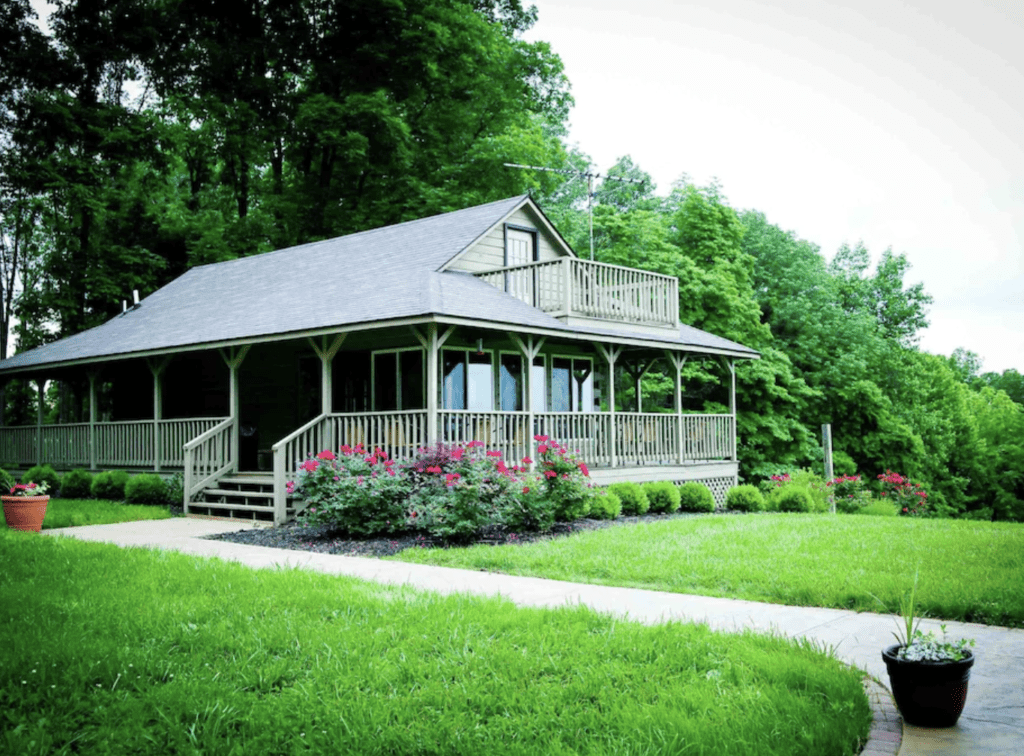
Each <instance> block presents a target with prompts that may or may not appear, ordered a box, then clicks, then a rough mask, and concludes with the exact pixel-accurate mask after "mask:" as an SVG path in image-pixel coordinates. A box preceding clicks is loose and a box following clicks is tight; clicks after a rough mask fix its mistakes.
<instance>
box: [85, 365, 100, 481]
mask: <svg viewBox="0 0 1024 756" xmlns="http://www.w3.org/2000/svg"><path fill="white" fill-rule="evenodd" d="M87 375H88V377H89V469H90V470H95V469H96V456H97V455H96V416H97V415H98V414H99V413H98V412H97V407H96V379H97V378H98V377H99V371H98V370H90V371H89V372H88V374H87Z"/></svg>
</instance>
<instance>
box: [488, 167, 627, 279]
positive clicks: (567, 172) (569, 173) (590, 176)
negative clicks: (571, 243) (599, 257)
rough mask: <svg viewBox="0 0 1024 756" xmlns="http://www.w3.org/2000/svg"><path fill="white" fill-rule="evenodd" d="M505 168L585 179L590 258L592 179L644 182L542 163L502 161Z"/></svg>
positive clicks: (591, 255) (592, 225) (592, 219)
mask: <svg viewBox="0 0 1024 756" xmlns="http://www.w3.org/2000/svg"><path fill="white" fill-rule="evenodd" d="M502 165H504V166H505V167H506V168H523V169H526V170H529V171H547V172H548V173H561V174H564V175H566V176H573V177H575V178H585V179H586V180H587V214H588V215H589V216H590V259H591V260H593V259H594V179H596V178H599V179H604V180H605V181H607V180H609V179H610V180H612V181H621V182H623V183H625V184H640V185H643V184H645V183H646V182H645V181H644V180H643V179H631V178H624V177H622V176H609V175H607V174H605V175H603V176H602V175H601V174H600V173H593V172H591V171H575V170H571V169H564V168H547V167H545V166H543V165H520V164H519V163H502Z"/></svg>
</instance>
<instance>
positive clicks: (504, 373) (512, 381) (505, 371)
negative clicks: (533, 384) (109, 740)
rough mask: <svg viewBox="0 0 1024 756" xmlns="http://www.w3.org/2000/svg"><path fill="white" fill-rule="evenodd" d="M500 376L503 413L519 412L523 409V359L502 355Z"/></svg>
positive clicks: (515, 355)
mask: <svg viewBox="0 0 1024 756" xmlns="http://www.w3.org/2000/svg"><path fill="white" fill-rule="evenodd" d="M498 376H499V377H498V392H499V394H498V395H499V396H500V398H501V411H502V412H519V411H520V410H522V409H523V358H522V357H521V356H519V355H518V354H503V355H501V360H500V368H499V370H498Z"/></svg>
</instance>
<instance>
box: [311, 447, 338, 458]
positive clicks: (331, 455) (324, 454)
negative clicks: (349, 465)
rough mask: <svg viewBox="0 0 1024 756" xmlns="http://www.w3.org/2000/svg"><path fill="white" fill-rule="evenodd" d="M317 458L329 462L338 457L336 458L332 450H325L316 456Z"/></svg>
mask: <svg viewBox="0 0 1024 756" xmlns="http://www.w3.org/2000/svg"><path fill="white" fill-rule="evenodd" d="M316 458H317V459H328V460H330V459H337V457H335V456H334V452H332V451H331V450H330V449H324V450H323V451H322V452H320V453H319V454H317V455H316Z"/></svg>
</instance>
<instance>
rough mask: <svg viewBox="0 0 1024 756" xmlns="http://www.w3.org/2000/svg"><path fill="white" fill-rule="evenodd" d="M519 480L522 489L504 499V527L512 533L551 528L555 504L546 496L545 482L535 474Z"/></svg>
mask: <svg viewBox="0 0 1024 756" xmlns="http://www.w3.org/2000/svg"><path fill="white" fill-rule="evenodd" d="M520 482H521V483H522V484H523V486H522V489H521V490H520V491H519V492H518V493H516V492H513V493H514V495H512V496H509V497H508V498H507V499H506V502H505V505H506V509H505V513H504V521H505V527H506V528H508V530H509V531H510V532H512V533H523V532H545V531H548V530H551V526H552V525H554V524H555V506H554V502H553V501H552V500H551V498H550V497H549V496H548V486H547V482H546V481H545V480H544V479H543V478H541V477H540V476H537V475H532V476H529V477H527V478H525V479H522V480H521V481H520ZM591 514H592V515H593V513H591Z"/></svg>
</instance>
